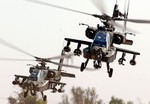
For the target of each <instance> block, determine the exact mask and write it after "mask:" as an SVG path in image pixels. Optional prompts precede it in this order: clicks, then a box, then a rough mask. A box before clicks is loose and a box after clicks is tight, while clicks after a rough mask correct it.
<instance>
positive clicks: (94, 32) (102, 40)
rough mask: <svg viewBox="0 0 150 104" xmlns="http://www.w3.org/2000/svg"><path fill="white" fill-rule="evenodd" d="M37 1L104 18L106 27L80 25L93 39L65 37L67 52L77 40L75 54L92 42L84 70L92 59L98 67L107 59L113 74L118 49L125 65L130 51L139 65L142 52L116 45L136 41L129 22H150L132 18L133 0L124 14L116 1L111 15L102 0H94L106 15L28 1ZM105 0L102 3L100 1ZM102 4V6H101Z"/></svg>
mask: <svg viewBox="0 0 150 104" xmlns="http://www.w3.org/2000/svg"><path fill="white" fill-rule="evenodd" d="M27 1H30V2H34V3H39V4H43V5H46V6H50V7H54V8H58V9H63V10H67V11H71V12H76V13H81V14H85V15H89V16H93V17H96V18H99V19H100V21H101V22H102V23H103V26H99V25H97V27H96V28H94V27H91V26H89V25H87V24H84V23H82V24H80V25H86V26H87V29H86V31H85V35H86V36H87V37H88V38H89V39H92V40H93V41H92V42H89V41H84V40H78V39H70V38H65V40H66V41H67V45H66V46H65V47H64V51H65V52H70V51H71V49H70V47H69V45H70V43H71V42H75V43H77V44H78V45H77V48H76V49H75V50H74V54H75V55H78V56H80V55H81V53H82V52H81V50H80V47H81V44H84V45H88V47H86V48H84V49H83V57H84V58H86V59H87V60H86V61H85V62H83V63H82V64H81V67H80V70H81V71H83V70H84V69H85V68H86V66H87V64H88V61H89V60H90V59H92V60H94V62H93V64H94V65H93V66H94V68H95V69H98V68H101V66H102V64H101V62H105V63H106V65H107V72H108V75H109V77H112V74H113V69H112V68H110V65H109V64H110V63H112V62H113V61H114V60H115V59H116V55H117V52H122V57H121V58H120V59H119V60H118V62H119V64H120V65H124V64H123V62H124V61H125V55H126V53H129V54H133V58H132V59H131V61H130V64H131V65H136V61H135V58H136V55H140V53H139V52H136V51H131V50H127V49H123V48H118V47H115V46H114V44H118V45H121V44H126V45H132V44H133V41H132V40H129V39H127V38H126V36H127V34H130V35H133V33H128V32H126V24H127V22H133V23H150V20H141V19H128V11H129V4H130V1H128V2H125V11H124V13H121V12H120V10H119V9H118V4H117V1H116V4H115V6H114V10H113V15H112V16H109V15H107V14H106V13H105V11H104V10H105V9H104V8H101V7H105V6H103V3H102V0H99V1H98V0H91V1H92V2H93V3H94V4H95V5H97V7H100V11H102V13H103V14H102V15H97V14H90V13H86V12H82V11H77V10H73V9H69V8H65V7H61V6H57V5H53V4H49V3H45V2H42V1H38V0H34V1H33V0H27ZM100 1H101V2H100ZM98 4H100V5H98ZM115 21H124V27H123V32H122V33H121V32H116V31H115V26H118V24H116V22H115Z"/></svg>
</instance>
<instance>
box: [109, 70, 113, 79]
mask: <svg viewBox="0 0 150 104" xmlns="http://www.w3.org/2000/svg"><path fill="white" fill-rule="evenodd" d="M108 74H109V77H110V78H111V77H112V74H113V68H110V70H109V73H108Z"/></svg>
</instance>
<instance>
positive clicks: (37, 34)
mask: <svg viewBox="0 0 150 104" xmlns="http://www.w3.org/2000/svg"><path fill="white" fill-rule="evenodd" d="M43 1H44V2H49V3H53V4H56V5H60V6H64V7H68V8H72V9H75V10H79V11H84V12H88V13H93V14H98V13H100V12H99V11H98V9H97V8H96V7H95V6H94V5H93V4H92V2H91V1H90V0H82V1H81V0H61V1H60V0H43ZM104 1H105V6H104V7H105V8H106V11H107V13H108V14H110V15H112V8H113V5H114V3H115V0H104ZM118 3H119V4H120V7H119V8H120V9H121V11H123V8H124V6H123V5H124V0H118ZM149 4H150V1H148V0H142V1H141V0H136V1H135V0H131V5H130V11H129V18H140V19H150V12H149V11H150V7H149ZM79 23H87V24H89V25H91V26H96V25H97V24H98V23H100V21H99V20H98V19H95V18H93V17H90V16H87V15H83V14H78V13H72V12H67V11H64V10H59V9H55V8H51V7H47V6H44V5H39V4H34V3H32V2H27V1H25V0H1V1H0V38H2V39H4V40H6V41H9V42H10V43H13V44H14V45H16V46H18V47H20V48H21V49H23V50H25V51H27V52H29V53H31V54H33V55H36V56H39V57H51V56H55V55H59V54H60V52H61V49H62V48H63V44H66V43H64V41H63V39H64V37H70V38H77V39H86V40H88V39H87V38H86V37H85V34H84V31H85V29H86V27H84V26H79ZM128 27H130V28H132V29H134V30H137V31H138V33H137V34H136V36H135V37H134V36H129V38H130V39H133V40H134V44H133V46H124V45H122V46H121V47H124V48H127V49H131V50H135V51H139V52H140V53H141V55H140V56H137V65H136V66H130V64H129V61H130V59H131V58H132V55H128V54H127V55H126V60H127V61H126V62H125V66H120V65H118V59H119V58H120V57H121V54H120V53H119V54H118V55H117V60H115V61H114V63H112V64H110V65H111V67H113V68H114V73H113V76H112V78H109V77H108V74H107V70H106V65H105V63H103V64H102V65H103V66H102V69H100V70H98V71H84V72H82V73H81V72H80V71H79V70H78V69H71V68H64V70H66V71H67V72H72V73H75V74H76V78H75V79H72V78H70V79H69V78H63V79H62V82H66V83H67V85H66V86H65V90H66V92H65V93H66V94H69V93H70V89H71V88H72V86H81V87H83V88H87V87H90V88H92V87H95V88H96V91H97V93H98V94H99V98H101V99H103V100H104V102H108V101H109V100H110V98H111V96H113V95H114V96H116V97H119V98H123V99H125V100H126V101H128V100H132V101H134V102H136V103H138V102H140V100H141V102H142V103H144V104H147V103H148V102H149V101H150V98H149V96H150V93H149V92H150V83H149V82H150V81H149V80H150V66H149V58H150V56H149V53H150V50H149V39H150V35H149V33H150V30H149V28H150V26H149V25H142V24H133V23H128ZM71 47H72V50H74V49H75V48H76V44H71ZM0 49H1V52H0V53H1V54H0V57H7V58H29V59H30V58H32V57H29V56H27V55H24V54H22V53H19V52H17V51H14V50H12V49H9V48H7V47H5V46H3V45H0ZM82 61H85V59H83V58H82V57H79V58H76V57H75V58H74V63H73V64H75V65H78V66H80V64H81V62H82ZM29 63H30V64H36V62H18V61H16V62H12V61H0V65H1V74H0V76H1V80H0V83H1V89H0V103H1V104H6V103H7V98H8V97H9V96H11V95H13V96H14V95H15V91H18V90H19V88H18V87H17V86H13V85H12V84H11V82H12V81H13V80H14V74H21V75H28V74H29V73H28V69H29V66H27V64H29ZM92 63H93V62H92V61H90V62H89V64H88V67H92V66H93V64H92ZM50 67H51V68H57V66H54V65H51V66H50ZM45 94H47V96H48V102H49V103H52V104H57V103H58V102H60V101H61V100H60V99H61V96H62V94H59V93H55V94H54V93H50V92H49V91H46V93H45Z"/></svg>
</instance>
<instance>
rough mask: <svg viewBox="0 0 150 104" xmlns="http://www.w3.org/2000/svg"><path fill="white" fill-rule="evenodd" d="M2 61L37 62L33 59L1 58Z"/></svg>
mask: <svg viewBox="0 0 150 104" xmlns="http://www.w3.org/2000/svg"><path fill="white" fill-rule="evenodd" d="M0 60H2V61H35V60H33V59H15V58H2V57H0Z"/></svg>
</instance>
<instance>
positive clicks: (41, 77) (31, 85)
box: [0, 39, 75, 101]
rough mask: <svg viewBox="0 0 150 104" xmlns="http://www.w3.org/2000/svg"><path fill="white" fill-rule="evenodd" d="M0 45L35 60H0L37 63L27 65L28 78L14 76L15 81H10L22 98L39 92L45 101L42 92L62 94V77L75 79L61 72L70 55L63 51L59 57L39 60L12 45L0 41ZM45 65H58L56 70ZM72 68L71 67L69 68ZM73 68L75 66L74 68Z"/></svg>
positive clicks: (72, 75)
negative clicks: (22, 95)
mask: <svg viewBox="0 0 150 104" xmlns="http://www.w3.org/2000/svg"><path fill="white" fill-rule="evenodd" d="M0 43H1V44H3V45H5V46H7V47H9V48H12V49H14V50H17V51H19V52H22V53H24V54H26V55H29V56H32V57H33V58H35V60H31V59H11V58H0V60H9V61H37V62H38V64H37V65H32V64H28V65H29V66H31V67H30V68H29V73H30V75H29V76H26V75H15V80H14V81H12V84H13V85H18V86H19V87H21V88H22V89H23V91H24V97H27V95H28V93H30V94H31V95H32V96H35V95H36V94H37V92H40V93H41V95H42V98H43V101H46V100H47V96H46V95H44V93H43V92H44V91H46V90H52V92H53V93H55V92H56V91H58V92H59V93H61V92H64V91H65V90H64V86H65V85H66V83H64V82H61V78H62V77H70V78H75V74H72V73H67V72H65V71H63V70H62V66H68V65H67V64H66V65H65V64H63V62H64V58H67V57H68V58H69V57H71V56H72V55H71V54H65V51H63V50H62V52H61V56H55V57H51V58H40V57H36V56H33V55H31V54H29V53H27V52H25V51H24V50H22V49H20V48H18V47H16V46H14V45H13V44H11V43H9V42H7V41H5V40H3V39H0ZM52 59H60V61H59V63H57V62H53V61H51V60H52ZM46 63H52V64H55V65H58V69H50V68H49V66H47V65H46ZM71 67H73V66H71ZM74 67H75V66H74Z"/></svg>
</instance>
